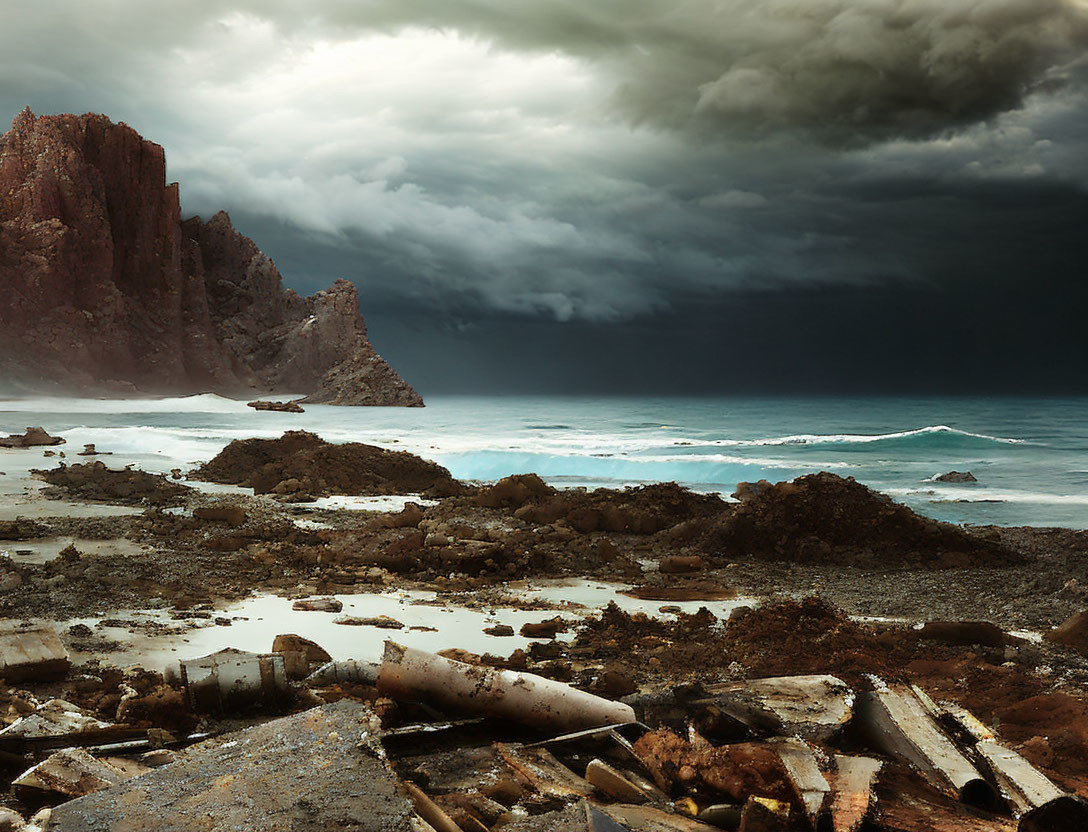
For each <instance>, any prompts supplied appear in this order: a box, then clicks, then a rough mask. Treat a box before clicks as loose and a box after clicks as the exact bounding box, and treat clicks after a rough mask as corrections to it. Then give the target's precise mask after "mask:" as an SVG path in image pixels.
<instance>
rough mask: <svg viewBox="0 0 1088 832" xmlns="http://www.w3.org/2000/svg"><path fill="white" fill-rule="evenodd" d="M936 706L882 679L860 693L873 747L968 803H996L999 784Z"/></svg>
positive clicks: (860, 706) (865, 727)
mask: <svg viewBox="0 0 1088 832" xmlns="http://www.w3.org/2000/svg"><path fill="white" fill-rule="evenodd" d="M931 708H932V703H930V702H925V701H923V700H922V699H920V698H919V696H918V695H917V693H916V692H915V691H914V690H912V689H911V688H909V687H907V686H905V685H896V686H894V687H889V686H887V685H885V684H883V683H882V682H881V683H879V684H878V686H877V690H874V691H872V692H868V693H865V694H863V695H862V696H860V697H859V699H858V718H859V720H860V723H861V727H862V728H863V730H864V731H865V733H866V735H867V737H868V739H869V741H870V742H871V743H872V744H873V746H874V747H876V748H878V749H880V750H881V751H883V752H884V753H886V754H889V755H890V756H893V757H897V758H898V759H901V760H904V761H906V762H908V763H910V764H911V765H913V766H915V767H916V768H918V769H919V770H920V771H921V772H922V773H923V774H924V775H925V776H926V777H927V778H928V779H929V780H930V781H931V782H932V783H933V784H934V785H935V786H936V787H937V788H938V789H941V790H942V791H945V792H947V793H949V794H951V795H953V796H955V797H957V798H958V799H959V800H961V801H963V802H964V803H969V804H972V805H975V806H980V807H984V808H989V807H992V806H995V805H996V804H997V803H998V795H997V792H996V791H995V789H994V787H993V786H991V785H990V784H989V783H988V782H987V781H986V780H985V778H983V776H982V775H981V774H980V773H979V771H978V769H976V768H975V767H974V766H973V765H971V763H970V762H969V761H968V760H967V758H966V757H964V755H963V754H962V753H961V752H960V751H959V749H957V748H956V746H955V745H953V743H952V741H951V740H950V739H948V737H947V736H945V734H944V733H943V732H942V731H941V730H940V728H939V727H938V726H937V723H936V721H935V720H934V719H933V716H932V715H931Z"/></svg>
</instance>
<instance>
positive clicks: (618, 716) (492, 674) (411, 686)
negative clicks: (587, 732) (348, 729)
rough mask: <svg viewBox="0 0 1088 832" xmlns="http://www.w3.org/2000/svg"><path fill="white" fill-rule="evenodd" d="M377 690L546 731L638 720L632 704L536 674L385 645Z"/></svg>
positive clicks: (398, 645)
mask: <svg viewBox="0 0 1088 832" xmlns="http://www.w3.org/2000/svg"><path fill="white" fill-rule="evenodd" d="M378 690H379V691H381V692H382V693H383V694H385V695H386V696H390V697H392V698H394V699H403V700H426V701H428V702H430V703H432V704H434V705H437V706H439V707H444V708H449V709H450V710H452V711H462V712H468V713H475V714H479V715H481V716H490V717H497V718H501V719H509V720H512V721H514V722H521V723H523V724H525V725H531V726H533V727H536V728H540V729H542V730H546V731H554V732H561V731H578V730H581V729H583V728H595V727H598V726H601V725H613V724H618V723H625V722H634V721H635V712H634V709H633V708H631V706H630V705H625V704H623V703H622V702H613V701H611V700H609V699H604V698H602V697H600V696H594V695H593V694H591V693H586V692H585V691H581V690H578V689H577V688H573V687H571V686H570V685H566V684H564V683H562V682H556V681H553V680H551V679H545V678H544V677H542V676H536V675H534V674H532V673H517V672H515V671H511V670H497V669H495V668H492V667H482V666H478V665H471V664H466V663H465V662H459V661H455V660H453V659H447V658H444V657H442V656H438V655H435V654H434V653H428V652H426V651H424V650H418V649H416V648H413V647H404V646H403V645H400V644H396V643H394V642H391V641H387V642H386V643H385V655H384V660H383V661H382V667H381V671H380V672H379V674H378Z"/></svg>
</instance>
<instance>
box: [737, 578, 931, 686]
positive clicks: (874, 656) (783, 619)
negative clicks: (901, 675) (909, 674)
mask: <svg viewBox="0 0 1088 832" xmlns="http://www.w3.org/2000/svg"><path fill="white" fill-rule="evenodd" d="M723 640H724V648H725V651H726V654H727V655H728V656H730V658H731V659H733V660H735V661H737V662H739V663H740V664H742V665H744V667H745V668H746V669H747V671H748V675H750V676H786V675H790V674H805V673H833V674H835V675H837V676H841V677H842V678H844V679H848V680H851V681H852V682H855V683H856V682H857V675H858V674H861V673H877V674H884V675H886V676H889V677H891V676H894V675H896V673H897V670H898V668H900V667H902V665H903V663H904V662H905V661H907V660H909V658H910V657H911V656H912V654H911V653H910V652H909V648H910V644H911V643H912V641H911V640H909V639H904V638H903V637H902V635H897V634H893V633H891V632H890V631H885V632H883V633H880V632H877V631H876V630H874V629H872V628H871V627H867V626H865V625H864V624H860V623H858V622H856V621H852V620H851V619H850V618H848V617H847V616H846V614H845V613H844V612H843V611H842V610H839V609H836V608H835V607H832V606H831V605H830V604H828V603H827V602H826V601H823V600H821V599H819V598H806V599H804V600H803V601H776V602H771V603H768V604H764V605H761V606H759V607H757V608H756V609H743V610H738V611H737V612H736V613H734V614H733V616H732V617H731V618H730V619H729V624H728V626H727V627H726V628H725V635H724V638H723Z"/></svg>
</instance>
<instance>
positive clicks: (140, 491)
mask: <svg viewBox="0 0 1088 832" xmlns="http://www.w3.org/2000/svg"><path fill="white" fill-rule="evenodd" d="M32 473H33V474H35V475H36V476H37V477H38V478H39V479H42V480H45V481H46V482H47V483H49V484H50V485H52V486H54V488H56V489H58V490H59V491H60V492H62V493H63V494H64V495H66V496H69V497H77V498H79V499H82V500H95V501H97V502H106V503H125V504H135V503H143V502H147V503H150V504H151V505H156V506H161V505H170V504H173V503H177V502H179V501H180V500H181V499H182V498H183V497H184V496H185V495H186V494H188V493H189V492H190V491H192V489H191V488H189V487H188V486H184V485H179V484H178V483H175V482H171V481H170V480H168V479H167V478H166V477H164V476H163V475H162V474H149V473H147V472H146V471H136V470H133V469H130V468H124V469H122V470H120V471H115V470H113V469H112V468H107V467H106V466H105V464H103V463H101V462H88V463H86V464H85V465H64V464H63V463H62V464H61V465H60V467H59V468H53V469H52V470H49V471H40V470H38V471H33V472H32Z"/></svg>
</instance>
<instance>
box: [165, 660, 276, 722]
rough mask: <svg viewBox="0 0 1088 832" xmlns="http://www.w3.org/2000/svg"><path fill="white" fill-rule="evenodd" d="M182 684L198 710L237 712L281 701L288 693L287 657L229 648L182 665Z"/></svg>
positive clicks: (183, 662)
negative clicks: (285, 660) (285, 665)
mask: <svg viewBox="0 0 1088 832" xmlns="http://www.w3.org/2000/svg"><path fill="white" fill-rule="evenodd" d="M181 681H182V683H183V684H184V685H185V688H186V690H187V691H188V695H189V704H190V706H191V707H192V708H193V710H195V711H228V712H229V711H233V710H238V709H241V708H248V707H252V706H254V705H259V704H269V703H276V702H279V701H281V700H282V699H283V698H284V697H285V695H286V692H287V672H286V669H285V667H284V660H283V656H282V655H279V654H276V653H273V654H271V655H258V654H257V653H247V652H245V651H243V650H233V649H229V648H228V649H226V650H220V651H219V652H218V653H212V654H211V655H210V656H204V657H203V658H199V659H190V660H189V661H182V662H181Z"/></svg>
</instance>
